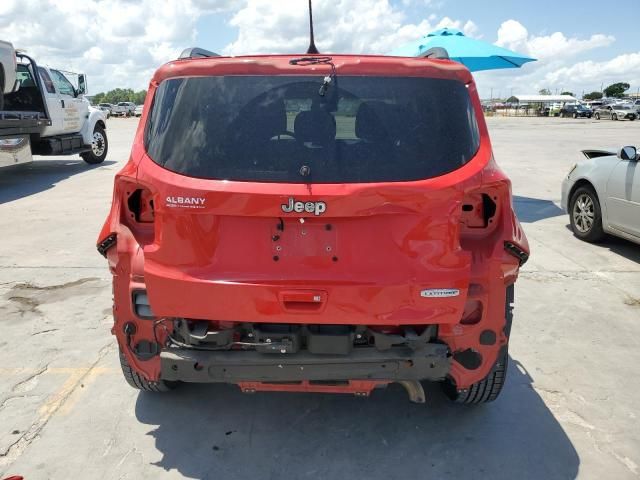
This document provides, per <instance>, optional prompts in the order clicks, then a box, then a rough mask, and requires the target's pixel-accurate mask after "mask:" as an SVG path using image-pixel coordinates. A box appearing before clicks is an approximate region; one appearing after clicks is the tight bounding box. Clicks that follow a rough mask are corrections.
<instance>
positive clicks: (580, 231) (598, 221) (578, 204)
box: [569, 185, 604, 243]
mask: <svg viewBox="0 0 640 480" xmlns="http://www.w3.org/2000/svg"><path fill="white" fill-rule="evenodd" d="M569 212H570V213H569V220H570V222H571V230H572V231H573V234H574V235H575V236H576V237H578V238H579V239H580V240H584V241H586V242H592V243H595V242H599V241H600V240H602V238H603V237H604V230H603V229H602V211H601V210H600V202H599V200H598V195H597V194H596V192H595V190H594V189H593V188H592V187H591V186H590V185H585V186H583V187H579V188H578V189H577V190H576V191H575V192H574V194H573V195H572V196H571V200H570V201H569Z"/></svg>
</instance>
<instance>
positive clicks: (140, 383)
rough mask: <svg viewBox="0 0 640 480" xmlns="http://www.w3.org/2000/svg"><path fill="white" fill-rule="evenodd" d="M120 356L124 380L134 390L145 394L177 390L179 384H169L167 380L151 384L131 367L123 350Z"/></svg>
mask: <svg viewBox="0 0 640 480" xmlns="http://www.w3.org/2000/svg"><path fill="white" fill-rule="evenodd" d="M119 354H120V366H121V367H122V374H123V375H124V379H125V380H126V381H127V383H128V384H129V385H131V386H132V387H133V388H137V389H138V390H144V391H145V392H168V391H170V390H173V389H174V388H176V386H177V382H167V381H165V380H160V381H158V382H150V381H149V380H147V379H146V378H144V377H143V376H141V375H140V374H138V373H137V372H136V371H135V370H134V369H133V368H131V365H129V362H128V361H127V357H125V355H124V353H123V352H122V350H120V351H119Z"/></svg>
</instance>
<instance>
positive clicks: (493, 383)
mask: <svg viewBox="0 0 640 480" xmlns="http://www.w3.org/2000/svg"><path fill="white" fill-rule="evenodd" d="M513 301H514V286H513V285H510V286H508V287H507V296H506V299H505V307H504V314H505V322H506V323H505V327H504V332H505V334H506V336H507V344H506V345H505V346H504V347H503V348H502V350H501V351H500V353H499V354H498V359H497V360H496V363H495V364H494V365H493V368H492V369H491V371H490V372H489V375H487V376H486V377H485V378H483V379H482V380H480V381H479V382H477V383H474V384H473V385H471V386H470V387H469V388H467V389H465V390H458V388H457V387H456V385H455V382H453V381H452V380H451V379H448V380H446V381H445V382H444V383H442V389H443V390H444V393H445V395H447V397H449V399H451V400H452V401H453V402H455V403H463V404H467V405H469V404H475V405H477V404H480V403H488V402H493V401H494V400H495V399H496V398H498V395H500V392H501V391H502V387H503V386H504V382H505V381H506V379H507V365H508V363H509V343H508V338H509V336H510V335H511V323H512V322H513Z"/></svg>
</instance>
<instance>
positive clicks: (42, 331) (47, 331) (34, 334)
mask: <svg viewBox="0 0 640 480" xmlns="http://www.w3.org/2000/svg"><path fill="white" fill-rule="evenodd" d="M58 330H60V329H59V328H50V329H48V330H40V331H39V332H35V333H32V334H31V336H32V337H35V336H36V335H42V334H43V333H50V332H57V331H58Z"/></svg>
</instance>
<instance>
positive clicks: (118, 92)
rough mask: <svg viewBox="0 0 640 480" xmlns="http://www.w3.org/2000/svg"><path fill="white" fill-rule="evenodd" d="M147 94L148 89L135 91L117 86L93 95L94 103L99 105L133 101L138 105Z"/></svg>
mask: <svg viewBox="0 0 640 480" xmlns="http://www.w3.org/2000/svg"><path fill="white" fill-rule="evenodd" d="M146 96H147V91H146V90H140V91H139V92H134V91H133V90H132V89H130V88H116V89H114V90H109V91H108V92H106V93H104V92H101V93H96V94H95V95H94V96H93V103H94V105H97V104H98V103H118V102H133V103H135V104H136V105H142V104H143V103H144V99H145V97H146Z"/></svg>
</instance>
